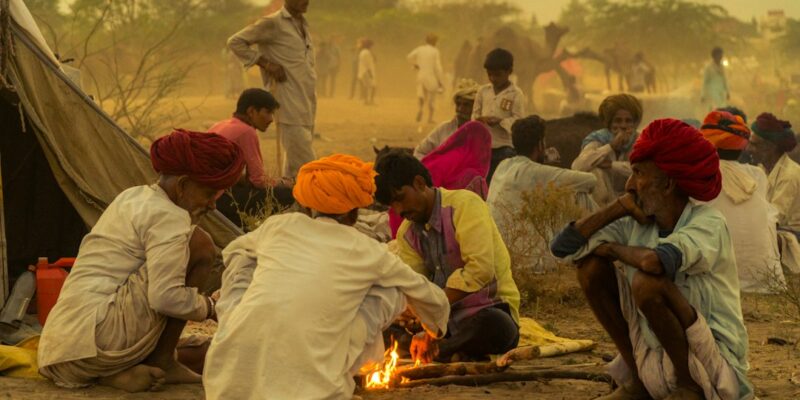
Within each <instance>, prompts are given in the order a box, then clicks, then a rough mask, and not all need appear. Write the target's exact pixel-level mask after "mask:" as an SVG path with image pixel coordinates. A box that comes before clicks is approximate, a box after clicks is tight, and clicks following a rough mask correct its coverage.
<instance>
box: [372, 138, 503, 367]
mask: <svg viewBox="0 0 800 400" xmlns="http://www.w3.org/2000/svg"><path fill="white" fill-rule="evenodd" d="M375 170H376V171H377V172H378V177H377V178H376V181H377V183H378V190H377V192H376V196H375V197H376V200H378V201H379V202H381V203H383V204H387V205H389V206H391V208H392V210H394V211H395V212H396V213H397V214H399V215H400V216H401V217H403V218H404V219H405V221H403V223H402V224H401V225H400V229H399V230H398V232H397V246H398V252H399V255H400V258H401V259H403V261H405V262H406V264H408V265H410V266H411V268H413V269H414V270H415V271H417V272H419V273H420V274H422V275H424V276H425V277H427V278H428V279H430V280H431V281H432V282H433V283H435V284H436V285H437V286H439V287H440V288H443V289H444V291H445V293H446V294H447V299H448V300H449V301H450V308H451V312H450V321H449V322H448V325H447V330H448V336H447V337H446V338H444V339H443V340H439V341H436V340H435V338H434V337H432V336H430V335H422V336H421V337H420V339H423V340H422V341H419V348H420V349H421V350H423V351H422V354H423V355H424V357H423V358H429V356H430V355H433V354H435V345H438V357H436V358H437V359H438V360H445V361H450V360H451V358H452V356H453V355H455V354H457V353H458V354H459V355H462V356H466V357H469V358H474V359H481V358H485V357H486V356H487V355H488V354H498V353H504V352H506V351H508V350H510V349H513V348H514V347H516V346H517V342H518V341H519V327H518V323H519V322H518V321H519V291H518V290H517V285H516V284H515V283H514V279H513V278H512V276H511V266H510V264H511V261H510V258H509V255H508V250H507V249H506V246H505V245H504V244H503V240H502V239H501V238H500V233H499V232H498V231H497V227H496V226H495V224H494V221H492V217H491V215H490V214H489V208H488V207H487V206H486V203H484V202H483V200H481V198H480V197H479V196H478V195H477V194H475V193H473V192H470V191H468V190H447V189H442V188H435V187H432V186H433V184H432V182H431V177H430V175H429V174H428V170H426V169H425V167H424V166H423V165H422V163H420V161H419V160H417V159H416V158H414V157H413V156H411V155H409V154H407V153H403V152H402V151H396V150H394V151H390V152H389V153H387V154H385V155H383V156H381V157H379V158H378V160H377V162H376V165H375ZM430 345H433V346H430ZM414 347H416V346H412V353H414V351H413V348H414ZM426 350H430V352H429V351H426Z"/></svg>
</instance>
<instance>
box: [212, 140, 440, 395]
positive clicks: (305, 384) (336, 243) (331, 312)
mask: <svg viewBox="0 0 800 400" xmlns="http://www.w3.org/2000/svg"><path fill="white" fill-rule="evenodd" d="M374 176H375V172H374V171H373V170H372V165H371V164H369V163H364V162H362V161H361V160H359V159H357V158H355V157H352V156H346V155H334V156H330V157H325V158H322V159H320V160H317V161H312V162H310V163H308V164H306V165H304V166H303V167H302V168H300V172H299V174H298V175H297V185H295V187H294V196H295V198H297V202H298V203H300V205H302V206H303V207H307V208H309V209H310V211H311V216H310V217H309V216H308V215H306V214H303V213H298V212H295V213H287V214H283V215H277V216H272V217H270V218H269V219H267V221H266V222H264V223H263V224H262V225H261V226H260V227H259V228H258V229H256V230H254V231H253V232H250V233H248V234H246V235H244V236H241V237H239V238H238V239H236V240H234V241H233V242H231V244H230V245H228V247H226V248H225V250H224V251H223V252H222V254H223V258H224V261H225V265H226V270H225V273H224V275H223V283H222V295H221V297H220V300H219V304H218V305H217V312H219V329H218V330H217V334H216V335H215V336H214V339H213V341H212V343H211V347H210V349H209V351H208V357H207V359H206V367H205V371H204V378H203V381H204V384H205V391H206V396H207V398H208V399H255V398H260V399H312V398H313V399H349V398H350V397H351V396H352V395H353V390H354V388H355V382H354V381H353V376H354V374H356V373H357V372H358V371H359V369H360V368H361V367H362V366H364V365H365V364H367V363H369V362H379V361H383V353H384V348H383V340H382V338H381V332H382V331H383V329H384V328H386V327H388V326H389V324H391V322H392V321H393V320H394V319H395V318H396V317H397V316H399V315H400V314H401V313H402V312H403V311H404V310H405V308H406V302H408V306H409V307H410V309H411V310H413V312H414V313H415V314H416V315H417V316H419V318H420V319H421V321H422V324H423V326H424V327H425V328H426V329H427V330H428V332H430V333H431V335H433V336H435V337H439V336H441V335H442V334H444V332H445V331H446V329H447V326H446V325H447V316H448V314H449V311H450V308H449V306H448V303H447V297H446V296H445V294H444V292H442V290H441V289H439V288H438V287H436V286H435V285H433V284H431V283H429V282H428V281H427V280H425V278H424V277H422V276H420V275H418V274H417V273H415V272H414V271H413V270H412V269H411V268H409V267H408V266H407V265H405V264H404V263H403V262H402V261H401V260H400V259H399V258H398V257H397V256H395V255H393V254H391V253H389V251H388V250H387V248H386V246H385V245H383V244H380V243H378V242H377V241H375V240H373V239H370V238H369V237H367V236H366V235H364V234H363V233H360V232H359V231H358V230H356V229H355V228H353V227H352V225H353V224H354V223H355V222H356V219H357V217H358V209H359V208H362V207H366V206H369V205H370V204H372V203H373V198H372V195H373V193H374V192H375V182H374Z"/></svg>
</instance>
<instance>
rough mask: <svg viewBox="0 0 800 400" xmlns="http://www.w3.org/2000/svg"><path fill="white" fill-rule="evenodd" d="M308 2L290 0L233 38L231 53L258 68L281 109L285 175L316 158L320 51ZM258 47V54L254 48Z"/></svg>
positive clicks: (230, 42) (279, 126) (279, 116)
mask: <svg viewBox="0 0 800 400" xmlns="http://www.w3.org/2000/svg"><path fill="white" fill-rule="evenodd" d="M308 3H309V2H308V0H286V5H285V6H284V7H283V8H281V9H280V10H279V11H278V12H276V13H274V14H272V15H269V16H266V17H263V18H260V19H258V20H257V21H256V22H254V23H253V24H252V25H249V26H247V27H245V28H244V29H242V30H241V31H239V32H236V33H235V34H234V35H233V36H231V37H230V38H229V39H228V48H230V49H231V51H232V52H233V54H236V56H237V57H239V59H240V60H241V61H242V62H243V63H244V66H245V68H249V67H251V66H253V65H258V66H259V67H260V68H261V76H262V78H263V80H264V86H265V88H267V90H269V91H270V92H271V93H272V94H273V95H275V98H277V99H278V102H279V103H280V104H281V109H280V112H278V118H277V122H278V130H279V132H280V141H281V146H283V151H284V152H285V154H284V156H285V157H284V158H283V166H282V168H283V171H282V173H283V176H286V177H293V176H295V175H297V171H298V170H299V169H300V167H301V166H302V165H303V164H305V163H307V162H309V161H311V160H313V159H314V158H316V156H315V155H314V149H313V148H312V147H311V141H312V137H313V135H312V134H313V131H314V117H315V115H316V112H317V95H316V81H317V73H316V70H315V59H314V46H313V42H312V40H311V33H310V32H309V31H308V22H307V21H306V19H305V18H304V17H303V14H305V12H306V11H307V9H308ZM253 45H256V46H257V47H258V48H257V49H253V48H251V46H253Z"/></svg>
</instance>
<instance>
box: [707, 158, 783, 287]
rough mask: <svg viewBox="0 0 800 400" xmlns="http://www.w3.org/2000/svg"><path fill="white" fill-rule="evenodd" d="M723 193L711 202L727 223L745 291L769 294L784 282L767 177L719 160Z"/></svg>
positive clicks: (774, 215) (751, 169) (750, 168)
mask: <svg viewBox="0 0 800 400" xmlns="http://www.w3.org/2000/svg"><path fill="white" fill-rule="evenodd" d="M719 165H720V172H722V192H721V193H720V194H719V196H717V198H716V199H714V200H713V201H711V202H709V204H710V205H711V206H713V207H714V208H716V209H717V210H719V211H720V212H721V213H722V215H723V216H725V220H726V221H727V224H728V230H729V231H730V233H731V240H732V241H733V252H734V255H735V256H736V266H737V268H738V270H739V285H740V287H741V290H742V292H757V293H766V292H769V291H770V289H774V287H773V288H770V287H769V285H768V284H767V283H768V282H769V283H771V284H778V283H782V282H783V281H784V277H783V270H782V268H781V262H780V254H779V253H778V240H777V233H776V229H775V227H776V226H777V222H778V213H777V210H776V209H775V208H774V206H773V205H772V204H770V202H769V201H768V200H767V176H766V175H765V174H764V171H763V170H761V169H760V168H758V167H755V166H752V165H746V164H741V163H739V162H736V161H729V160H720V162H719Z"/></svg>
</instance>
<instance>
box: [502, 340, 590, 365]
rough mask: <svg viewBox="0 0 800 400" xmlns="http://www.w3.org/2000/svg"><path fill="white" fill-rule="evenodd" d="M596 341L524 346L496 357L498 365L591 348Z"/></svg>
mask: <svg viewBox="0 0 800 400" xmlns="http://www.w3.org/2000/svg"><path fill="white" fill-rule="evenodd" d="M595 345H596V343H594V342H593V341H591V340H573V341H569V342H564V343H551V344H545V345H541V346H525V347H517V348H516V349H512V350H510V351H509V352H507V353H506V354H503V355H502V356H500V358H498V359H497V365H498V366H500V367H503V366H508V365H511V364H513V363H514V362H515V361H520V360H532V359H534V358H540V357H553V356H557V355H562V354H569V353H575V352H578V351H586V350H591V349H593V348H594V347H595Z"/></svg>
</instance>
